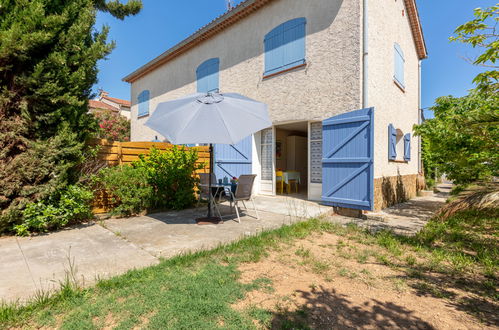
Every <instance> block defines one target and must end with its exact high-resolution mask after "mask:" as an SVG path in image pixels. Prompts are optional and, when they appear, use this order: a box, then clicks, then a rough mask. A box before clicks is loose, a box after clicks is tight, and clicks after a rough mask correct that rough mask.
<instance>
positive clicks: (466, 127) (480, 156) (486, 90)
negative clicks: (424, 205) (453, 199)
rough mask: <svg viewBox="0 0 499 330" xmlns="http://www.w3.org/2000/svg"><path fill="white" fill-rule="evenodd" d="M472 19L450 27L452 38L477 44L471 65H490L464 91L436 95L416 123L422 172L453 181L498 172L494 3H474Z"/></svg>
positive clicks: (497, 18) (498, 12)
mask: <svg viewBox="0 0 499 330" xmlns="http://www.w3.org/2000/svg"><path fill="white" fill-rule="evenodd" d="M474 16H475V18H474V19H473V20H471V21H469V22H466V23H464V24H463V25H461V26H459V27H458V28H457V29H456V30H455V36H453V37H451V38H450V39H451V40H452V41H459V42H462V43H466V44H469V45H471V46H472V47H474V48H480V49H482V52H481V54H480V55H479V56H478V57H476V58H475V59H473V60H471V62H472V64H474V65H478V66H483V67H487V68H490V70H486V71H484V72H482V73H480V74H479V75H478V76H476V77H475V79H474V80H473V82H474V83H475V84H476V89H473V90H471V91H470V93H469V94H468V95H467V96H464V97H460V98H458V97H453V96H446V97H440V98H438V99H437V100H436V101H435V105H434V106H433V107H432V108H431V110H432V111H433V113H434V115H435V118H432V119H429V120H426V121H425V122H424V123H423V124H421V125H418V126H416V128H415V131H416V133H417V134H419V135H421V136H422V138H423V162H424V166H425V172H426V175H427V177H428V175H432V174H433V170H434V169H438V170H439V171H440V172H442V173H445V174H446V175H447V176H448V178H449V179H451V180H454V182H455V183H457V184H467V183H471V182H473V181H477V180H481V179H486V178H488V177H490V176H497V175H498V174H499V164H498V158H499V143H498V141H499V96H498V95H499V94H498V86H499V73H498V70H497V69H498V68H499V66H497V65H496V64H495V63H496V61H497V59H498V58H499V33H498V32H497V31H496V26H497V24H498V23H499V5H495V6H492V7H489V8H485V9H482V8H477V9H475V12H474Z"/></svg>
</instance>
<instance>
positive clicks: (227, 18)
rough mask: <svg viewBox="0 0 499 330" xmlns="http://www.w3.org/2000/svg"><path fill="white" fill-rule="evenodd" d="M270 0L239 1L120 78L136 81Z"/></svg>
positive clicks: (126, 80) (130, 81)
mask: <svg viewBox="0 0 499 330" xmlns="http://www.w3.org/2000/svg"><path fill="white" fill-rule="evenodd" d="M271 1H274V0H246V1H244V2H241V3H240V4H239V5H237V6H236V7H235V8H233V9H231V10H230V11H228V12H226V13H225V14H223V15H221V16H219V17H217V18H215V19H214V20H213V21H211V22H210V23H208V24H207V25H205V26H203V27H202V28H200V29H199V30H197V31H196V32H195V33H194V34H192V35H191V36H189V37H188V38H186V39H184V40H183V41H181V42H179V43H178V44H176V45H175V46H173V47H172V48H170V49H168V50H167V51H165V52H164V53H162V54H161V55H159V56H157V57H156V58H154V59H153V60H151V61H149V62H148V63H146V64H144V65H143V66H141V67H140V68H138V69H137V70H135V71H134V72H132V73H130V74H129V75H127V76H125V77H124V78H123V79H122V80H123V81H125V82H129V83H132V82H134V81H136V80H137V79H139V78H140V77H142V76H144V75H145V74H147V73H149V72H150V71H152V70H154V69H156V68H157V67H159V66H161V65H163V64H164V63H166V62H168V61H169V60H171V59H173V58H174V57H176V56H178V55H180V54H182V53H184V52H186V51H188V50H189V49H191V48H193V47H194V46H196V45H198V44H200V43H202V42H203V41H205V40H207V39H208V38H210V37H212V36H213V35H215V34H217V33H218V32H220V31H222V30H225V29H226V28H228V27H230V26H232V25H234V24H235V23H237V22H238V21H240V20H241V19H243V18H245V17H247V16H249V15H250V14H252V13H253V12H255V11H257V10H259V9H260V8H262V7H263V6H265V5H266V4H268V3H269V2H271Z"/></svg>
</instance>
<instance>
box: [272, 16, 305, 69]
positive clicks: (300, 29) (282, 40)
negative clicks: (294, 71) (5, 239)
mask: <svg viewBox="0 0 499 330" xmlns="http://www.w3.org/2000/svg"><path fill="white" fill-rule="evenodd" d="M306 22H307V20H306V19H305V18H304V17H300V18H295V19H292V20H290V21H287V22H285V23H283V24H281V25H279V26H278V27H276V28H274V29H273V30H272V31H270V32H269V33H268V34H267V35H266V36H265V40H264V43H265V73H264V75H269V74H273V73H277V72H279V71H283V70H286V69H289V68H292V67H295V66H297V65H300V64H303V63H305V35H306V30H305V28H306Z"/></svg>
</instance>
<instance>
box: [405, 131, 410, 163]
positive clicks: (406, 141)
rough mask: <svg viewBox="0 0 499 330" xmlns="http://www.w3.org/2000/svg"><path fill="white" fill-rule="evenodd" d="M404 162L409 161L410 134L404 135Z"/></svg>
mask: <svg viewBox="0 0 499 330" xmlns="http://www.w3.org/2000/svg"><path fill="white" fill-rule="evenodd" d="M404 160H405V161H410V160H411V133H407V134H406V135H404Z"/></svg>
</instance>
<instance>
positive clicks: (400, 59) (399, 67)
mask: <svg viewBox="0 0 499 330" xmlns="http://www.w3.org/2000/svg"><path fill="white" fill-rule="evenodd" d="M393 53H394V57H395V73H394V75H393V79H395V82H396V83H398V84H399V85H400V87H402V88H405V81H404V64H405V59H404V52H403V51H402V48H401V47H400V45H399V44H397V43H395V46H394V50H393Z"/></svg>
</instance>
